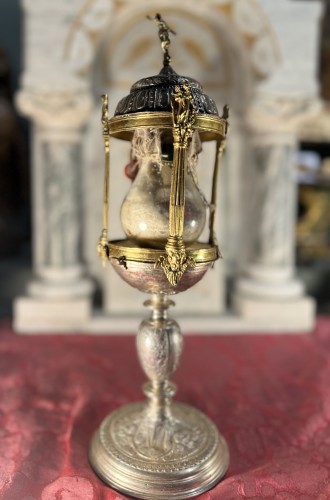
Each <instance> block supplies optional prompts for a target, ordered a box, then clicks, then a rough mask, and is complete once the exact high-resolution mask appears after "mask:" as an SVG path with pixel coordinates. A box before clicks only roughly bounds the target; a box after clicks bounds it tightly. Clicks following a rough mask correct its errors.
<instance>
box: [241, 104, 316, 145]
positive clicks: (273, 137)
mask: <svg viewBox="0 0 330 500" xmlns="http://www.w3.org/2000/svg"><path fill="white" fill-rule="evenodd" d="M319 107H320V103H319V101H318V100H317V99H315V98H310V97H303V96H282V95H257V96H256V98H255V99H254V101H253V102H252V104H251V105H250V107H249V109H248V112H247V115H246V122H247V126H248V128H249V129H250V131H251V132H252V133H253V135H257V136H258V142H259V138H260V139H261V140H262V142H267V137H268V142H270V143H271V144H274V143H278V142H283V141H284V142H291V140H292V138H293V137H296V136H297V134H298V130H299V127H300V125H301V123H303V122H304V121H306V120H307V119H308V118H309V117H311V116H313V115H314V114H315V113H316V110H317V109H319Z"/></svg>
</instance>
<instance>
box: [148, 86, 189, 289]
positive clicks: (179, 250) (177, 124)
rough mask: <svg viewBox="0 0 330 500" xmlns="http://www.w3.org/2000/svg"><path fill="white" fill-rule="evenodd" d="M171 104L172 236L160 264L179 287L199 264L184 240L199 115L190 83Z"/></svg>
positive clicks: (172, 282) (170, 220)
mask: <svg viewBox="0 0 330 500" xmlns="http://www.w3.org/2000/svg"><path fill="white" fill-rule="evenodd" d="M171 107H172V118H173V144H174V157H173V171H172V179H171V196H170V209H169V237H168V240H167V243H166V246H165V252H166V253H165V254H164V255H162V256H161V257H160V258H159V259H158V261H157V262H156V267H158V266H160V267H161V268H162V269H163V271H164V273H165V275H166V277H167V279H168V281H169V282H170V283H171V285H173V286H177V284H178V283H179V281H180V279H181V277H182V275H183V273H184V272H185V270H186V269H187V267H188V266H190V267H195V265H196V263H195V261H194V259H193V258H192V257H189V256H187V252H186V248H185V245H184V241H183V227H184V206H185V172H186V164H187V148H188V145H189V143H190V140H191V137H192V134H193V125H194V123H195V118H196V111H195V107H194V102H193V96H192V93H191V89H190V87H189V85H188V84H184V85H183V86H182V87H179V86H176V87H175V89H174V93H173V95H172V98H171Z"/></svg>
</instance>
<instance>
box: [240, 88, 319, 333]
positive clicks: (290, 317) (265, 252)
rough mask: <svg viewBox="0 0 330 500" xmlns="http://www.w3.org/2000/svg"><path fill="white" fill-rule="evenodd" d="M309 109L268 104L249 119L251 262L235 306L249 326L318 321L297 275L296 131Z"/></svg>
mask: <svg viewBox="0 0 330 500" xmlns="http://www.w3.org/2000/svg"><path fill="white" fill-rule="evenodd" d="M308 108H309V103H306V102H305V101H303V100H301V99H300V100H295V99H292V100H288V99H284V100H283V99H279V98H276V99H267V100H263V101H260V102H256V103H255V105H254V106H253V108H252V109H251V110H250V112H249V115H248V123H249V131H250V139H251V144H252V158H251V164H250V165H246V169H245V174H244V184H245V196H244V197H245V214H244V217H245V223H244V228H245V234H244V241H245V245H246V250H247V261H246V264H245V268H244V270H243V272H242V274H241V276H240V277H239V278H238V279H237V281H236V283H235V286H234V292H233V307H234V310H235V312H236V313H237V314H238V315H240V316H241V317H243V318H244V319H246V320H247V321H249V320H251V321H254V322H255V321H260V322H263V323H264V324H265V326H267V325H269V326H270V327H276V325H278V326H279V327H283V326H285V327H292V328H293V329H310V328H311V327H312V325H313V320H314V314H315V311H314V301H313V300H312V299H311V298H310V297H307V296H306V295H305V291H304V287H303V284H302V283H301V282H300V281H299V280H298V279H297V277H296V276H295V224H296V182H295V153H296V150H297V140H296V129H297V126H298V124H299V122H300V120H301V119H302V118H303V116H304V115H305V113H306V109H308Z"/></svg>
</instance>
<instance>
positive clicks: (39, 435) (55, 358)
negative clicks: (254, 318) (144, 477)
mask: <svg viewBox="0 0 330 500" xmlns="http://www.w3.org/2000/svg"><path fill="white" fill-rule="evenodd" d="M0 332H1V333H0V392H1V398H0V436H1V437H0V495H1V496H0V497H1V498H2V499H6V500H39V499H41V500H121V499H124V498H126V497H125V496H124V495H122V494H120V493H117V492H115V491H113V490H111V489H110V488H109V487H107V486H106V485H104V484H103V483H102V481H101V480H99V479H98V478H97V476H96V475H95V474H94V473H93V471H92V470H91V468H90V466H89V464H88V460H87V447H88V443H89V441H90V439H91V436H92V433H93V431H94V430H95V429H96V428H97V427H98V425H99V424H100V422H101V421H102V419H103V418H104V417H105V416H106V414H107V413H109V412H110V411H111V410H113V409H115V408H117V407H118V406H120V405H123V404H126V403H130V402H133V401H137V400H139V399H140V398H141V392H140V390H141V389H140V388H141V384H142V383H143V381H144V375H143V374H142V372H141V369H140V367H139V364H138V361H137V357H136V352H135V342H134V339H133V337H132V336H129V337H126V336H124V337H119V336H115V337H113V336H82V335H67V336H59V335H52V336H40V335H39V336H18V335H14V334H13V333H12V332H11V331H10V327H9V324H8V323H7V324H2V328H0ZM329 351H330V319H326V318H322V319H320V320H319V321H318V324H317V327H316V329H315V332H314V333H313V334H312V335H308V334H301V335H300V334H297V335H232V336H229V335H228V336H217V337H215V336H186V337H185V349H184V352H183V356H182V361H181V366H180V368H179V369H178V372H177V374H176V376H175V380H176V382H177V384H178V386H179V391H178V396H177V397H178V399H180V400H181V401H183V402H186V403H190V404H192V405H194V406H196V407H197V408H199V409H200V410H202V411H204V412H205V413H206V414H207V415H208V416H209V417H210V418H211V419H212V420H213V421H214V422H215V423H216V425H217V426H218V428H219V430H220V431H221V432H222V433H223V434H224V436H225V438H226V439H227V441H228V444H229V447H230V452H231V462H230V469H229V471H228V473H227V475H226V477H225V479H224V480H223V481H222V482H221V483H219V484H218V485H217V486H216V487H215V488H214V489H213V490H211V491H210V492H208V493H205V494H203V495H201V496H200V497H199V499H200V500H220V499H223V500H232V499H237V498H247V499H273V498H275V499H277V500H290V499H299V500H309V499H310V500H315V499H318V500H326V499H330V429H329V421H330V394H329V383H330V352H329Z"/></svg>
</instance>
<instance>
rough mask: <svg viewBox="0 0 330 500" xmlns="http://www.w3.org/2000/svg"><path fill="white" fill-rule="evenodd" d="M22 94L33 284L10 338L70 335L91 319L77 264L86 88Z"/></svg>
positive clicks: (88, 286) (87, 288)
mask: <svg viewBox="0 0 330 500" xmlns="http://www.w3.org/2000/svg"><path fill="white" fill-rule="evenodd" d="M72 83H76V85H74V84H71V87H70V86H69V85H68V86H67V87H66V88H56V89H54V88H51V89H49V91H48V90H47V89H45V88H43V89H34V90H33V92H32V91H31V90H29V89H27V90H23V91H21V92H20V93H19V95H18V98H17V103H18V106H19V108H20V110H21V111H22V112H23V113H24V114H25V115H27V116H28V117H30V118H31V120H32V122H33V126H34V129H33V141H32V142H33V148H34V151H33V162H32V164H33V172H32V178H33V185H32V190H33V200H34V205H33V257H34V263H33V268H34V278H33V279H32V280H31V282H30V283H29V285H28V288H27V290H26V295H25V296H22V297H19V298H17V299H16V300H15V304H14V323H15V328H16V330H18V331H40V330H42V329H45V330H48V331H49V330H50V329H51V330H53V331H61V330H66V331H67V330H72V329H77V328H80V327H82V326H83V325H84V324H85V323H86V321H88V320H89V319H90V316H91V293H92V290H93V287H92V282H91V280H90V279H88V278H87V277H86V276H85V268H84V265H83V260H82V257H83V256H82V228H83V216H84V215H83V210H82V207H83V203H82V201H83V200H82V184H83V179H82V175H83V169H82V159H81V150H82V139H83V129H84V125H85V123H86V122H87V120H88V117H89V113H90V110H91V98H90V94H89V92H88V88H85V87H84V86H83V85H81V84H80V85H78V82H72Z"/></svg>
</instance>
